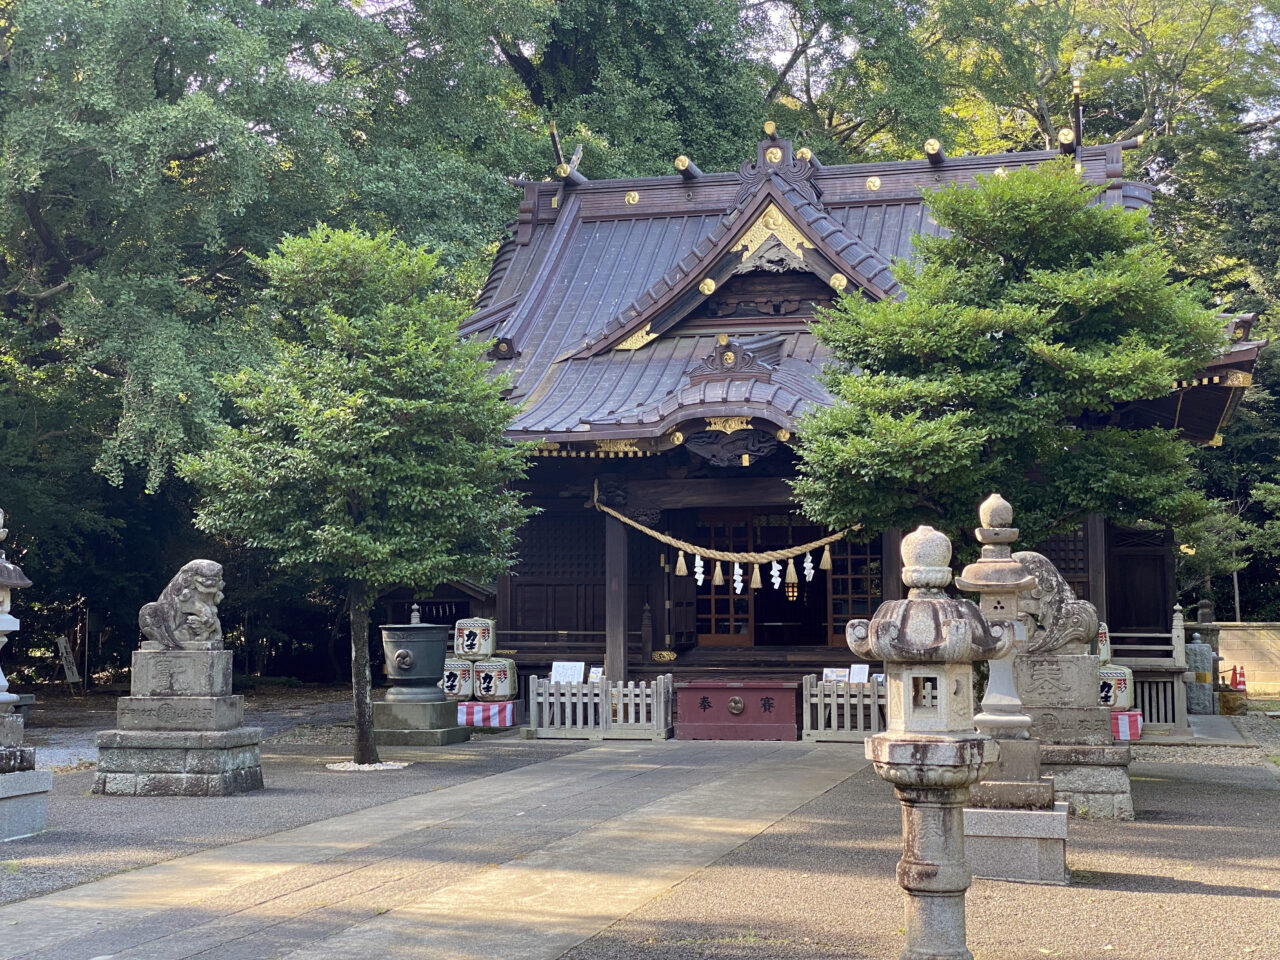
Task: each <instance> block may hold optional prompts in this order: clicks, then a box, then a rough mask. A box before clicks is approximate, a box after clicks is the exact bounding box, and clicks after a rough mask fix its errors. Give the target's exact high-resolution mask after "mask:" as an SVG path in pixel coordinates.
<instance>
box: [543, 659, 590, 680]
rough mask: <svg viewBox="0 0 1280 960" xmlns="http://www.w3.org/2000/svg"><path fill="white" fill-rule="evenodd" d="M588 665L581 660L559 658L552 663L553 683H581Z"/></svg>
mask: <svg viewBox="0 0 1280 960" xmlns="http://www.w3.org/2000/svg"><path fill="white" fill-rule="evenodd" d="M586 669H587V665H586V664H585V663H583V662H582V661H581V660H557V661H555V662H554V663H552V664H551V682H552V683H581V682H582V675H583V673H584V672H585V671H586Z"/></svg>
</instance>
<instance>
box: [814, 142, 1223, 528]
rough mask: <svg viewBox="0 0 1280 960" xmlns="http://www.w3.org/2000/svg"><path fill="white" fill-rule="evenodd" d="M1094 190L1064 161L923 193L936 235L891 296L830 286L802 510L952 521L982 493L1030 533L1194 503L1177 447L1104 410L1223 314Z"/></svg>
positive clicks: (1138, 218)
mask: <svg viewBox="0 0 1280 960" xmlns="http://www.w3.org/2000/svg"><path fill="white" fill-rule="evenodd" d="M1098 193H1099V188H1096V187H1092V186H1088V185H1086V184H1084V183H1083V182H1082V181H1081V180H1080V178H1079V177H1078V176H1077V175H1076V174H1075V172H1074V171H1073V169H1072V166H1071V164H1070V163H1069V162H1067V161H1065V160H1064V161H1061V162H1058V163H1054V164H1050V165H1047V166H1045V167H1042V168H1038V169H1037V168H1021V169H1018V170H1015V171H1013V172H1011V173H1009V174H1008V175H1007V176H997V175H992V176H989V177H980V178H979V180H978V183H977V185H976V186H974V187H962V186H951V187H948V188H944V189H942V190H938V191H934V192H933V193H931V195H930V197H929V203H930V209H931V210H932V212H933V216H934V218H935V219H936V220H937V221H938V223H939V224H940V225H941V226H943V227H944V228H945V229H946V230H947V231H948V234H947V235H945V236H938V237H926V236H922V237H921V238H920V239H919V241H918V253H919V260H918V262H917V263H916V264H914V265H913V266H911V267H906V268H903V269H900V270H899V272H898V279H899V282H900V283H901V284H902V286H903V288H904V290H905V299H902V300H893V299H891V300H881V301H876V302H873V301H869V300H865V299H862V298H861V297H856V296H847V297H842V298H841V300H840V302H839V304H838V306H837V308H836V309H834V310H833V311H831V312H829V313H828V314H826V315H825V316H823V317H822V318H821V321H820V323H819V326H818V328H817V332H818V335H819V336H820V337H821V338H822V340H823V341H825V342H826V343H827V344H828V345H829V346H830V347H831V350H832V352H833V354H834V356H835V359H836V360H837V362H838V363H839V365H840V367H839V370H838V371H837V372H835V373H833V375H832V377H831V381H830V387H831V390H832V393H833V394H834V396H835V399H836V404H835V406H834V407H832V408H830V409H827V410H822V411H820V412H817V413H814V414H812V415H811V416H809V417H807V418H806V420H805V421H804V423H803V425H802V429H801V431H800V438H801V442H800V453H801V458H802V459H801V465H800V479H799V480H798V481H797V483H796V492H797V494H798V495H799V497H800V499H801V500H802V502H803V504H804V506H805V509H806V511H807V512H808V513H809V514H810V515H811V516H813V517H814V518H815V519H817V520H820V521H822V522H824V523H827V524H829V525H831V526H846V525H849V524H851V523H855V522H860V523H862V524H864V525H865V527H866V528H867V529H883V528H884V527H891V526H909V525H911V524H913V523H916V522H919V521H920V520H932V521H934V522H936V523H938V524H940V525H941V526H943V527H945V528H947V529H950V530H957V531H958V530H961V529H964V528H965V527H966V526H967V525H968V524H970V523H971V522H972V518H973V511H974V509H975V508H976V506H977V504H978V503H979V502H980V501H981V500H982V499H983V497H985V496H986V495H987V494H988V493H990V492H991V491H992V490H999V491H1001V492H1002V493H1004V494H1005V496H1006V497H1008V498H1009V500H1010V501H1011V502H1012V503H1014V504H1017V506H1018V516H1019V526H1020V527H1022V528H1023V529H1024V531H1025V533H1024V538H1025V539H1026V540H1028V541H1029V542H1035V541H1036V540H1039V539H1041V538H1043V537H1044V536H1046V535H1048V534H1050V533H1052V532H1055V531H1057V530H1061V529H1063V528H1065V527H1069V526H1073V525H1075V524H1076V523H1079V522H1080V521H1081V520H1083V518H1084V517H1085V516H1086V515H1087V514H1089V513H1091V512H1100V513H1103V514H1106V515H1108V516H1111V517H1115V518H1117V519H1121V520H1131V521H1136V520H1155V521H1163V522H1173V521H1176V520H1184V519H1190V518H1192V517H1194V516H1196V515H1198V514H1200V513H1202V512H1203V511H1204V510H1205V505H1204V501H1203V499H1202V498H1201V497H1200V495H1199V494H1198V493H1197V492H1196V491H1194V490H1192V489H1189V488H1188V485H1187V484H1188V480H1189V477H1190V473H1191V468H1190V466H1189V464H1188V461H1187V457H1188V454H1189V452H1190V451H1189V447H1188V445H1187V444H1186V443H1183V442H1181V441H1178V440H1176V439H1175V438H1174V436H1173V435H1172V434H1171V433H1170V432H1168V431H1163V430H1157V429H1126V428H1125V427H1124V426H1123V425H1122V424H1121V423H1120V422H1119V421H1118V420H1117V419H1116V418H1115V417H1114V416H1113V413H1114V412H1115V410H1116V408H1117V407H1118V406H1120V405H1121V404H1124V403H1126V402H1128V401H1133V400H1138V399H1142V398H1147V397H1160V396H1164V395H1165V394H1167V393H1168V392H1169V384H1170V383H1172V382H1173V381H1174V380H1176V379H1178V378H1180V377H1186V376H1188V375H1190V374H1191V373H1192V372H1194V371H1196V370H1198V369H1200V368H1201V366H1202V365H1203V364H1204V363H1205V361H1207V360H1208V359H1209V358H1210V357H1211V356H1212V355H1213V354H1214V352H1215V350H1216V349H1218V348H1219V347H1220V345H1221V342H1222V329H1221V323H1220V321H1219V320H1217V319H1216V318H1215V316H1214V314H1215V311H1213V310H1211V309H1205V308H1204V307H1203V306H1202V305H1201V304H1200V303H1199V302H1198V301H1197V300H1196V298H1195V297H1194V296H1193V295H1192V294H1191V293H1190V292H1189V291H1188V290H1187V289H1186V288H1185V287H1183V286H1181V285H1179V284H1176V283H1172V282H1171V281H1170V276H1169V274H1170V268H1171V264H1170V261H1169V259H1168V258H1167V257H1166V256H1165V255H1164V254H1163V253H1162V251H1161V249H1160V247H1159V244H1158V242H1157V240H1156V238H1155V236H1154V235H1153V233H1152V230H1151V226H1150V223H1149V221H1148V220H1147V218H1146V217H1144V216H1142V215H1141V214H1138V213H1130V212H1126V211H1124V210H1120V209H1117V208H1113V207H1103V206H1101V205H1100V204H1096V203H1094V202H1093V201H1094V200H1095V198H1096V197H1097V195H1098Z"/></svg>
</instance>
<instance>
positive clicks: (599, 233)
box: [464, 138, 1150, 452]
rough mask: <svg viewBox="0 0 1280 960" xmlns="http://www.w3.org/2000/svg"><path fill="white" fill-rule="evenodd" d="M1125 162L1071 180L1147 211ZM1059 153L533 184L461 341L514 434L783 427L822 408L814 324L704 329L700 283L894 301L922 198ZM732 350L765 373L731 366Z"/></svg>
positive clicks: (663, 439)
mask: <svg viewBox="0 0 1280 960" xmlns="http://www.w3.org/2000/svg"><path fill="white" fill-rule="evenodd" d="M1120 150H1121V148H1120V145H1119V144H1110V145H1107V146H1101V147H1089V148H1085V150H1084V151H1083V153H1082V155H1081V175H1082V176H1083V177H1084V179H1086V180H1088V181H1090V182H1093V183H1097V184H1105V185H1106V189H1105V191H1104V194H1103V202H1104V203H1108V204H1115V205H1123V206H1125V207H1127V208H1141V207H1145V206H1146V205H1148V204H1149V202H1150V191H1149V189H1148V188H1147V187H1145V186H1143V185H1141V184H1131V183H1125V182H1123V181H1122V180H1120V176H1121V174H1122V170H1121V166H1122V165H1121V152H1120ZM1055 156H1057V154H1056V153H1054V152H1049V151H1041V152H1035V153H1019V154H1001V155H996V156H986V157H958V158H947V159H946V160H945V162H943V163H941V164H936V163H932V162H930V161H927V160H910V161H900V162H892V163H876V164H854V165H842V166H820V165H818V164H817V163H816V162H815V161H813V160H812V158H811V157H809V156H808V155H807V151H803V150H796V151H793V149H792V144H791V143H790V142H789V141H786V140H779V139H773V138H771V139H767V140H763V141H761V143H760V144H759V145H758V147H757V154H756V157H755V158H754V160H747V161H745V162H744V163H743V164H742V166H741V167H740V168H739V169H738V170H736V171H732V172H728V173H715V174H702V173H697V172H696V167H693V168H692V171H693V172H691V171H690V170H689V169H688V168H686V170H685V173H684V174H683V175H676V176H668V177H651V178H635V179H626V180H606V181H581V182H578V181H576V180H564V181H544V182H541V183H527V184H525V185H524V189H525V198H524V201H523V202H522V203H521V205H520V215H519V221H518V223H517V225H516V228H515V233H514V235H513V236H512V238H511V239H509V240H507V241H506V242H505V243H504V244H502V246H501V248H500V249H499V251H498V254H497V257H496V258H495V261H494V265H493V269H492V270H491V272H490V275H489V278H488V281H487V282H486V283H485V286H484V289H483V291H482V293H481V297H480V299H479V302H478V303H477V312H476V313H475V314H474V315H473V316H472V317H471V318H470V319H469V320H468V321H467V323H466V325H465V326H464V333H465V334H466V335H469V336H477V337H483V338H485V339H492V340H494V341H495V345H494V348H493V350H492V351H491V354H490V355H491V356H493V357H495V358H496V359H497V360H498V363H497V364H496V366H497V368H498V369H499V370H500V371H504V372H506V373H507V374H508V376H509V377H510V381H511V390H510V394H509V396H510V399H511V401H512V402H513V403H517V404H519V405H520V408H521V409H520V413H519V414H518V415H517V417H516V420H515V422H514V424H513V425H512V428H511V430H510V434H511V435H512V436H514V437H519V438H526V439H527V438H537V439H541V440H543V441H544V442H546V443H548V444H551V445H554V444H556V443H559V444H565V443H568V444H570V445H581V444H583V443H586V444H588V445H590V444H591V443H592V442H594V443H595V446H596V447H598V448H599V449H601V450H604V449H606V446H608V445H612V447H610V449H612V448H613V447H617V448H618V449H622V448H623V447H627V445H631V446H630V447H627V448H628V449H638V450H640V451H641V452H650V451H660V450H662V449H666V448H668V447H670V445H671V443H672V440H671V439H670V438H671V437H672V436H673V435H675V436H679V435H680V432H681V431H684V432H688V431H689V430H690V429H703V428H704V427H703V426H702V425H703V424H705V423H709V422H710V421H711V420H712V419H716V418H725V417H731V418H749V419H750V422H751V423H752V425H753V426H755V427H757V428H765V429H773V430H775V431H780V430H790V429H791V428H793V427H794V424H795V421H796V420H797V419H798V418H799V417H800V416H801V415H803V414H804V413H805V411H807V410H809V409H811V408H812V407H813V406H815V405H823V404H827V403H830V402H831V400H830V397H829V396H828V394H827V392H826V389H825V388H824V387H823V385H822V382H821V379H820V373H821V368H822V365H823V364H824V363H825V361H826V357H827V354H826V352H825V349H824V348H823V347H822V346H821V345H820V344H818V343H817V341H816V340H815V338H814V337H813V335H812V333H810V332H809V330H808V327H807V325H806V324H805V323H804V322H803V320H804V318H805V317H807V316H809V315H811V313H812V310H811V309H807V310H801V311H800V312H799V313H792V314H790V315H789V316H786V317H782V316H779V317H770V316H768V315H767V314H763V313H762V314H761V315H759V316H752V317H746V318H744V317H743V316H738V315H732V316H728V317H725V316H721V315H719V314H714V313H713V314H708V312H707V310H705V309H702V305H703V304H705V303H706V302H707V300H708V294H707V292H706V290H705V289H704V286H703V285H704V283H706V282H707V281H710V285H709V289H711V290H712V293H713V294H715V295H716V296H719V291H720V290H722V289H725V290H727V289H729V286H728V281H729V280H730V279H732V281H733V283H741V282H744V281H747V280H752V281H753V282H754V283H755V284H756V288H755V289H758V290H764V291H766V292H767V291H768V290H769V289H771V286H770V284H771V283H772V282H773V281H771V280H769V278H770V277H776V276H778V273H777V271H791V272H789V273H787V274H786V276H798V275H799V274H797V273H796V272H795V271H806V274H804V275H806V276H807V275H810V274H811V275H812V276H813V277H816V278H817V280H814V281H811V282H812V284H813V285H814V286H813V289H815V290H819V289H821V290H828V291H829V290H830V289H831V287H830V286H827V285H829V284H832V282H833V280H834V285H835V286H837V287H838V286H841V285H842V283H841V281H842V280H843V286H844V289H845V292H846V293H855V292H860V294H861V295H862V296H867V297H873V298H877V299H878V298H882V297H892V296H897V295H899V289H898V286H897V282H896V281H895V280H894V278H893V274H892V264H893V262H894V261H895V260H900V259H907V258H910V257H911V256H912V249H913V248H912V239H913V238H914V237H915V236H916V235H917V234H921V233H925V234H935V233H938V232H939V228H938V226H937V224H935V223H934V222H933V220H932V218H931V217H930V216H929V211H928V208H927V206H926V204H925V203H924V199H923V191H924V190H925V189H927V188H932V187H936V186H939V185H941V184H945V183H966V182H971V181H972V180H973V178H974V177H975V176H976V175H978V174H982V173H991V172H993V171H995V170H997V169H998V168H1002V167H1003V168H1013V167H1017V166H1029V165H1036V164H1040V163H1043V162H1045V161H1046V160H1049V159H1051V158H1053V157H1055ZM744 270H755V271H757V272H756V273H752V274H750V275H749V276H744V274H743V271H744ZM771 271H772V272H771ZM836 274H839V275H840V276H839V277H836ZM762 278H763V279H762ZM806 289H808V288H806ZM807 295H808V294H806V296H807ZM832 295H834V294H832ZM792 307H794V303H789V304H788V305H787V309H788V310H790V309H791V308H792ZM780 312H781V311H780ZM722 339H724V340H725V342H721V340H722ZM766 342H768V343H771V344H772V345H771V346H769V347H767V348H766V347H765V346H764V344H765V343H766ZM728 343H732V344H734V345H735V346H736V347H737V349H736V350H734V349H728V352H729V353H732V354H734V358H735V361H736V360H737V359H738V358H739V356H740V355H741V354H742V353H743V352H744V351H745V353H747V354H751V355H752V356H753V357H754V358H755V359H756V360H757V361H758V362H759V364H760V365H761V366H753V365H746V366H737V367H735V366H734V364H733V363H730V364H725V363H724V357H723V353H724V352H725V350H726V348H727V344H728ZM718 350H719V351H720V359H718V360H717V359H716V355H717V351H718ZM747 366H750V367H751V369H747ZM712 367H714V369H711V368H712ZM765 367H767V371H768V375H767V376H764V375H762V372H761V371H762V370H763V369H764V368H765ZM708 373H712V374H714V375H707V374H708ZM635 444H638V447H637V446H635ZM619 445H622V446H619Z"/></svg>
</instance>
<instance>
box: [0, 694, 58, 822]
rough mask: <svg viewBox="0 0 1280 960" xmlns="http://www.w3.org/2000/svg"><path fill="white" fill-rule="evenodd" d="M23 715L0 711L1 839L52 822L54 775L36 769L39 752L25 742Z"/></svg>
mask: <svg viewBox="0 0 1280 960" xmlns="http://www.w3.org/2000/svg"><path fill="white" fill-rule="evenodd" d="M22 732H23V725H22V718H21V717H19V716H18V715H17V714H12V713H4V714H0V840H16V839H18V838H19V837H29V836H31V835H32V834H33V833H40V832H41V831H42V830H44V829H45V828H46V827H48V825H49V791H50V789H52V787H53V774H52V773H50V772H49V771H48V770H37V769H36V768H35V766H36V751H35V749H34V748H33V747H24V746H23V745H22Z"/></svg>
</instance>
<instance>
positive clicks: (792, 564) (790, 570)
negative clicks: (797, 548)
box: [786, 557, 800, 583]
mask: <svg viewBox="0 0 1280 960" xmlns="http://www.w3.org/2000/svg"><path fill="white" fill-rule="evenodd" d="M786 582H787V583H799V582H800V578H799V577H797V576H796V560H795V557H788V558H787V579H786Z"/></svg>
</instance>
